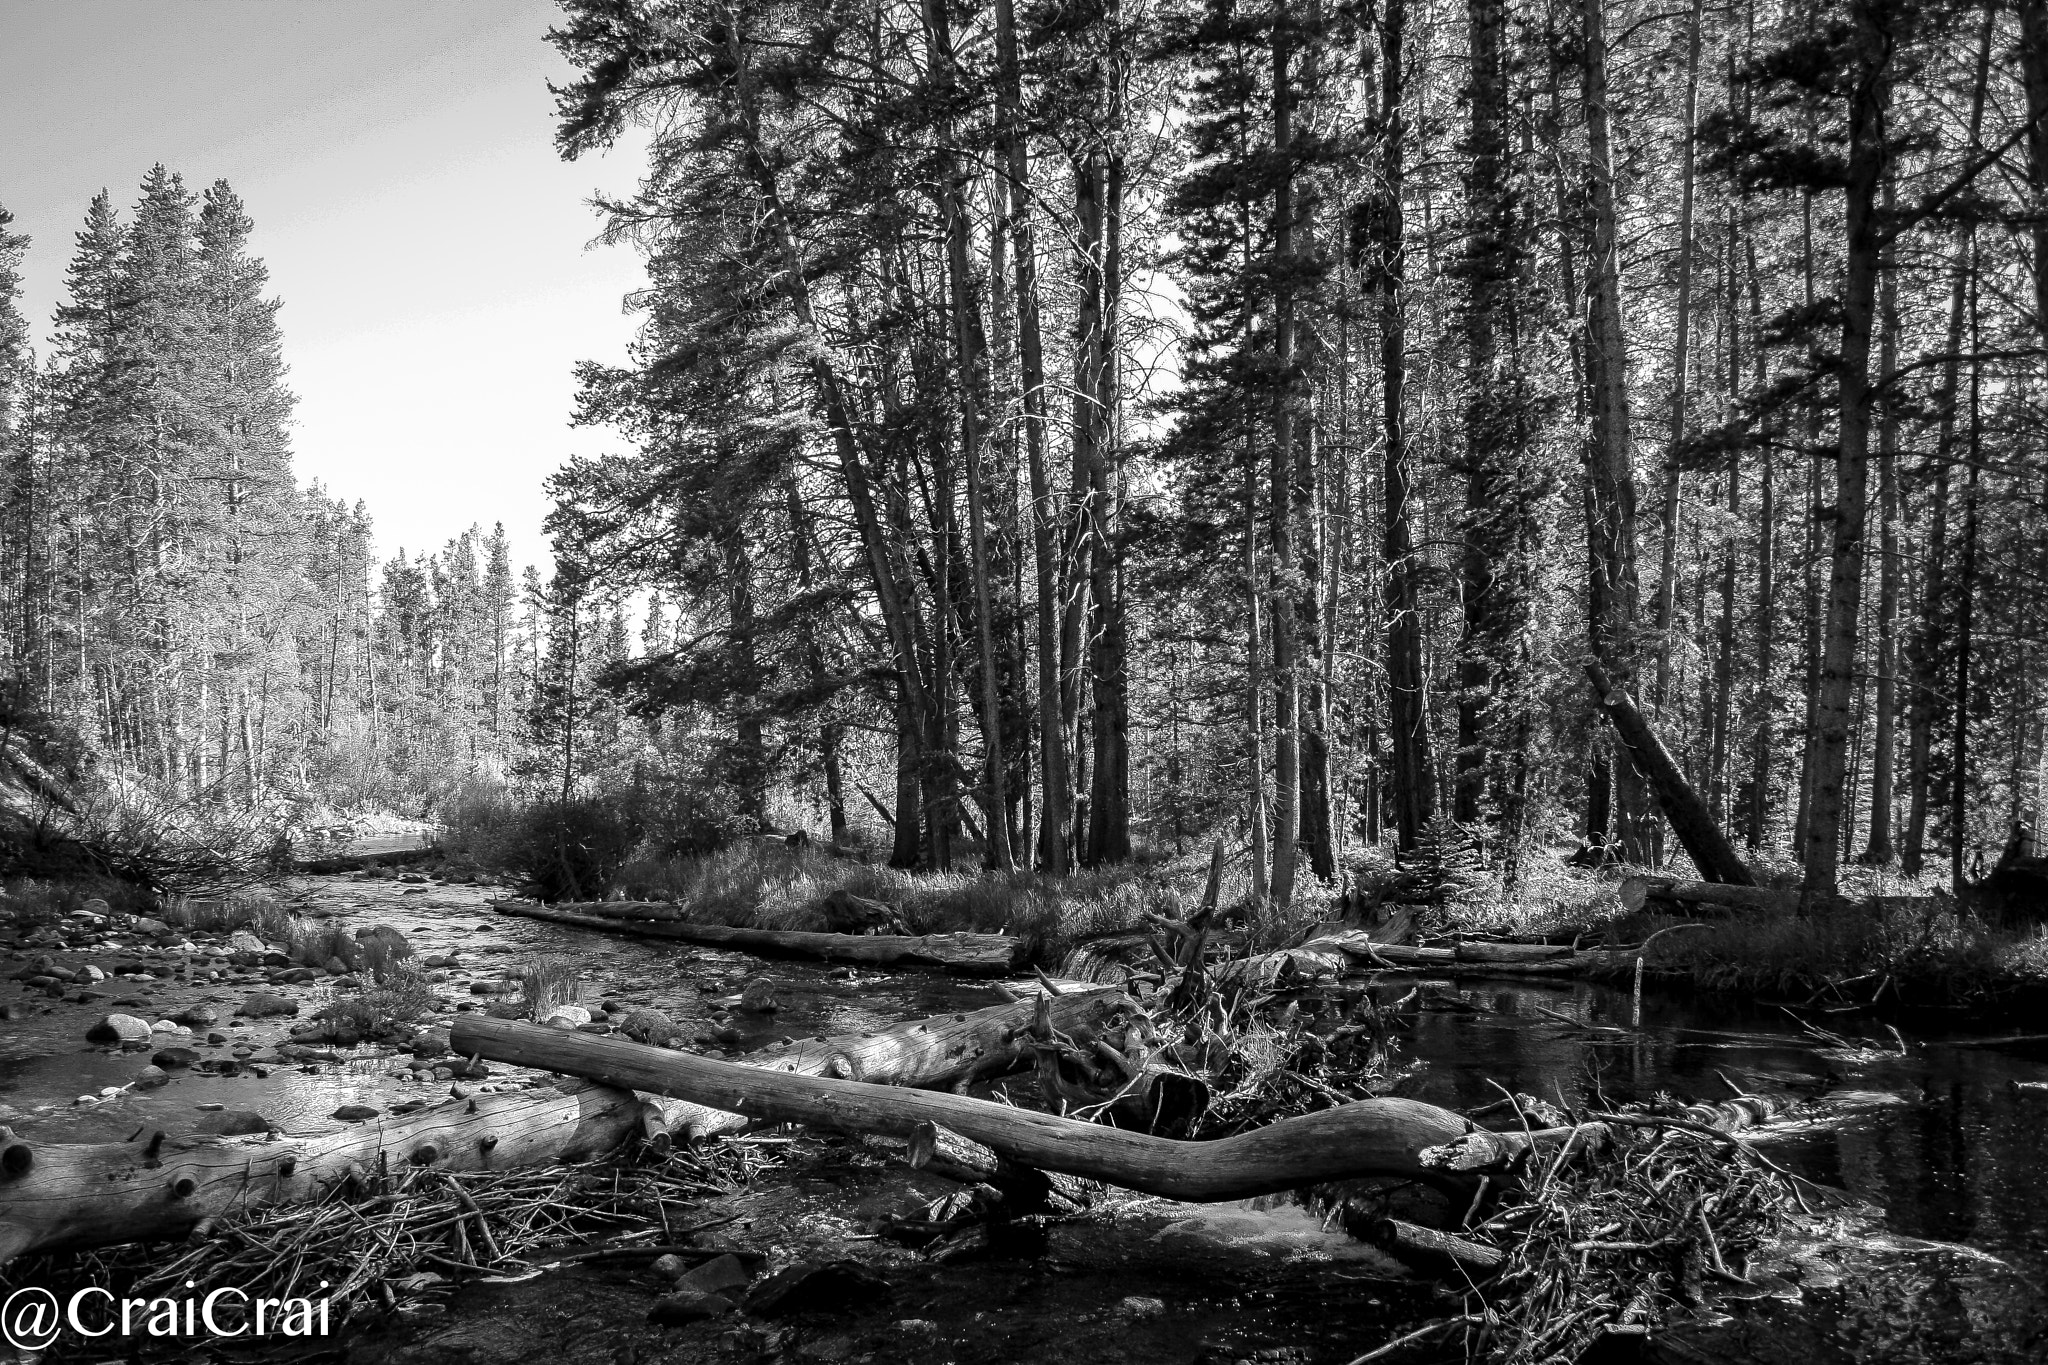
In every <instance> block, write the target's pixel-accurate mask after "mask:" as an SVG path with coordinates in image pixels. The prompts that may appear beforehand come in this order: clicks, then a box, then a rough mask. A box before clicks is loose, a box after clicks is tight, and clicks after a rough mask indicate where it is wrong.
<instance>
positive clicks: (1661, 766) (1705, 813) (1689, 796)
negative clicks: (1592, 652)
mask: <svg viewBox="0 0 2048 1365" xmlns="http://www.w3.org/2000/svg"><path fill="white" fill-rule="evenodd" d="M1586 676H1587V677H1588V678H1590V679H1592V682H1593V695H1594V696H1596V697H1598V698H1599V699H1600V709H1601V710H1603V711H1605V712H1606V713H1607V719H1608V720H1609V721H1611V722H1613V725H1614V733H1615V734H1616V735H1617V736H1618V737H1619V738H1620V740H1621V744H1622V747H1623V748H1624V749H1626V750H1627V751H1628V756H1629V758H1630V760H1631V761H1632V762H1633V763H1634V764H1635V768H1636V771H1637V772H1639V773H1641V774H1642V775H1643V776H1644V777H1646V778H1648V779H1649V782H1650V787H1651V789H1652V790H1654V791H1655V792H1656V793H1657V803H1658V805H1660V806H1662V807H1663V809H1664V818H1665V819H1667V820H1669V821H1670V822H1671V830H1672V833H1674V834H1676V835H1677V836H1678V842H1679V843H1681V844H1683V845H1684V846H1685V851H1686V853H1687V855H1688V856H1690V857H1691V858H1692V865H1693V866H1694V867H1696V868H1698V869H1699V871H1700V875H1701V876H1702V877H1704V878H1706V879H1707V880H1708V881H1710V882H1722V883H1725V884H1727V885H1730V886H1754V885H1756V877H1755V875H1754V874H1752V873H1751V872H1750V870H1749V865H1748V864H1746V863H1744V862H1743V861H1742V859H1741V858H1740V857H1738V856H1737V855H1736V852H1735V845H1733V844H1731V843H1729V842H1728V836H1727V835H1726V834H1725V833H1723V832H1722V829H1721V826H1720V824H1719V822H1717V821H1716V820H1715V819H1714V816H1713V812H1712V811H1710V810H1708V809H1707V803H1706V802H1705V801H1702V800H1701V799H1700V794H1699V793H1698V792H1697V791H1695V790H1694V789H1693V785H1692V783H1690V782H1688V781H1686V780H1685V774H1684V773H1683V772H1681V771H1679V767H1678V764H1677V762H1676V761H1675V760H1673V758H1672V757H1671V753H1670V751H1669V750H1668V749H1666V748H1665V747H1664V742H1663V741H1662V740H1660V739H1658V738H1657V732H1656V731H1655V730H1653V729H1651V728H1650V722H1649V721H1648V720H1646V719H1644V717H1643V713H1642V712H1641V711H1639V710H1637V709H1636V704H1635V701H1634V699H1633V698H1631V697H1630V696H1629V695H1628V693H1627V692H1626V691H1624V690H1623V689H1621V688H1619V687H1616V686H1615V685H1614V683H1613V681H1612V680H1611V679H1609V678H1608V676H1607V672H1606V670H1605V669H1603V668H1601V667H1600V665H1599V664H1597V663H1589V664H1587V665H1586Z"/></svg>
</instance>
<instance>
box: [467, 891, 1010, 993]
mask: <svg viewBox="0 0 2048 1365" xmlns="http://www.w3.org/2000/svg"><path fill="white" fill-rule="evenodd" d="M491 904H492V908H494V909H495V910H496V911H497V912H498V913H499V914H501V915H517V916H519V917H521V918H523V919H537V920H546V921H547V922H548V923H550V924H567V925H571V926H573V927H575V928H578V929H597V930H601V931H603V932H605V933H611V934H633V935H637V936H639V937H642V938H666V939H674V940H676V941H677V942H680V943H701V944H704V945H707V946H709V947H715V948H738V949H741V950H743V951H745V952H750V953H758V954H761V955H762V956H779V957H805V958H815V959H819V960H822V961H825V962H859V963H865V964H867V965H868V966H873V967H928V968H932V969H935V970H938V971H944V972H951V973H953V974H955V975H958V976H1007V975H1009V974H1010V973H1011V972H1013V971H1015V970H1016V969H1017V966H1018V962H1019V959H1020V958H1021V956H1022V954H1023V950H1024V942H1023V940H1022V939H1017V938H1012V937H1011V936H1009V935H1008V934H920V935H917V936H915V937H906V936H903V935H897V934H818V933H810V932H806V931H802V930H796V929H735V928H732V927H730V926H727V925H723V924H692V923H690V922H689V921H687V920H684V919H680V918H678V917H676V915H675V907H673V906H664V905H659V904H656V903H654V902H634V901H613V902H608V903H607V902H582V903H577V904H576V905H575V908H573V909H566V908H563V907H561V906H547V905H537V904H530V903H526V902H521V901H493V902H492V903H491ZM657 912H665V913H657Z"/></svg>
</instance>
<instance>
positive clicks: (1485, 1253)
mask: <svg viewBox="0 0 2048 1365" xmlns="http://www.w3.org/2000/svg"><path fill="white" fill-rule="evenodd" d="M1366 1240H1367V1241H1368V1242H1371V1243H1372V1244H1373V1245H1374V1246H1376V1247H1378V1248H1379V1249H1380V1250H1381V1251H1384V1252H1386V1253H1387V1254H1388V1255H1390V1256H1392V1257H1394V1258H1395V1259H1396V1260H1399V1261H1401V1262H1403V1263H1405V1264H1407V1265H1409V1266H1411V1267H1413V1268H1414V1269H1417V1270H1423V1271H1428V1272H1430V1273H1432V1274H1439V1275H1441V1274H1445V1273H1450V1274H1453V1275H1459V1274H1464V1275H1471V1276H1472V1277H1474V1278H1475V1279H1476V1278H1479V1277H1481V1276H1485V1275H1491V1274H1493V1273H1494V1272H1495V1271H1498V1270H1499V1269H1500V1268H1501V1266H1502V1265H1504V1264H1506V1262H1507V1259H1508V1258H1507V1253H1506V1252H1504V1251H1501V1250H1499V1249H1498V1248H1496V1247H1490V1246H1486V1245H1485V1244H1483V1243H1480V1242H1474V1241H1471V1240H1469V1239H1467V1238H1464V1237H1458V1236H1455V1235H1453V1234H1451V1233H1448V1232H1440V1231H1438V1230H1437V1229H1436V1228H1425V1227H1419V1226H1417V1225H1416V1224H1414V1223H1404V1222H1402V1221H1401V1220H1400V1219H1398V1218H1380V1219H1377V1220H1375V1221H1374V1222H1373V1224H1372V1225H1371V1226H1370V1227H1369V1228H1367V1229H1366Z"/></svg>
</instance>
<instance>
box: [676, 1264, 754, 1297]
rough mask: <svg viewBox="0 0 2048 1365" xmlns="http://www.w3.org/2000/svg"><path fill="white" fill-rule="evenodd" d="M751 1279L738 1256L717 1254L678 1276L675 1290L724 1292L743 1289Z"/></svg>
mask: <svg viewBox="0 0 2048 1365" xmlns="http://www.w3.org/2000/svg"><path fill="white" fill-rule="evenodd" d="M752 1280H753V1276H751V1275H749V1274H747V1268H746V1266H744V1265H742V1264H741V1263H740V1258H739V1257H737V1256H719V1257H716V1258H714V1259H712V1260H709V1261H706V1262H705V1263H704V1264H703V1265H700V1266H698V1267H697V1268H696V1269H695V1270H692V1271H690V1272H688V1273H687V1274H684V1275H681V1276H678V1277H677V1279H676V1292H677V1293H679V1294H682V1293H697V1294H726V1293H730V1292H731V1291H733V1290H735V1289H745V1288H746V1287H747V1285H748V1284H749V1283H750V1282H751V1281H752Z"/></svg>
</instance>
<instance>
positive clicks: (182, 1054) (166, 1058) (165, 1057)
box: [150, 1047, 199, 1071]
mask: <svg viewBox="0 0 2048 1365" xmlns="http://www.w3.org/2000/svg"><path fill="white" fill-rule="evenodd" d="M198 1060H199V1054H198V1053H197V1052H194V1051H193V1050H192V1049H191V1048H189V1047H166V1048H159V1049H158V1050H157V1054H156V1056H154V1057H152V1058H150V1061H152V1062H154V1063H156V1064H157V1065H158V1066H160V1067H162V1068H163V1069H164V1070H166V1071H169V1070H171V1069H173V1068H174V1067H181V1066H191V1065H193V1064H195V1063H196V1062H198Z"/></svg>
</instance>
